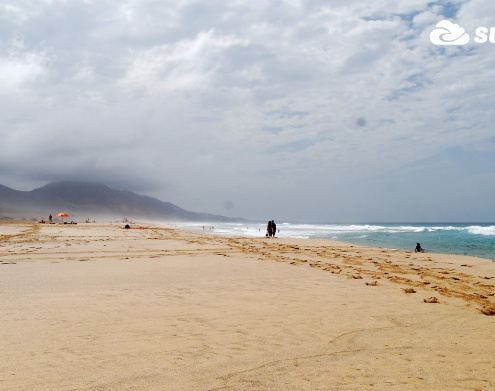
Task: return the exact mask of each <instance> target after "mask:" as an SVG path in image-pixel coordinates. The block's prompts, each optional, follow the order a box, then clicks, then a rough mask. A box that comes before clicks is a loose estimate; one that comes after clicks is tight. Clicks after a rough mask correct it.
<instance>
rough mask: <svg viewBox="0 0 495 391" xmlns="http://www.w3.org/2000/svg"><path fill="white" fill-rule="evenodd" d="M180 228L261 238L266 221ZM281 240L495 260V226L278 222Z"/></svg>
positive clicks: (494, 224) (479, 224)
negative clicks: (418, 245) (326, 241)
mask: <svg viewBox="0 0 495 391" xmlns="http://www.w3.org/2000/svg"><path fill="white" fill-rule="evenodd" d="M179 226H181V227H184V228H187V229H193V230H203V227H204V230H205V231H207V232H210V233H216V234H221V235H234V236H248V237H259V236H265V234H266V222H249V223H187V224H180V225H179ZM277 230H278V231H279V232H278V233H277V236H278V237H285V238H287V237H288V238H316V239H333V240H339V241H342V242H348V243H354V244H359V245H364V246H371V247H383V248H388V249H397V250H411V251H414V248H415V247H416V243H421V247H422V248H423V249H424V250H425V251H426V252H431V253H444V254H460V255H469V256H474V257H481V258H488V259H494V260H495V223H394V224H390V223H376V224H370V223H367V224H335V223H328V224H327V223H318V224H309V223H308V224H301V223H288V222H278V223H277Z"/></svg>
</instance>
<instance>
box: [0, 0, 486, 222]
mask: <svg viewBox="0 0 495 391" xmlns="http://www.w3.org/2000/svg"><path fill="white" fill-rule="evenodd" d="M444 19H448V20H450V21H452V22H454V23H457V24H459V25H460V27H463V28H465V31H466V32H467V33H468V34H469V35H470V37H471V40H470V42H469V43H468V44H466V45H463V46H460V45H448V46H437V45H434V44H433V43H432V42H431V41H430V33H431V32H432V31H433V30H434V29H435V26H436V24H437V23H438V22H440V21H442V20H444ZM479 26H484V27H487V28H489V27H491V26H495V2H493V0H461V1H451V2H446V1H439V2H427V1H419V0H399V1H397V0H380V1H369V0H346V1H343V0H339V1H333V0H326V1H298V0H278V1H268V0H235V1H234V0H232V1H218V0H208V1H206V0H199V1H192V0H174V1H165V0H164V1H160V0H120V1H113V0H94V1H93V0H85V1H82V0H81V1H75V0H74V1H72V0H58V1H57V0H15V1H14V0H12V1H8V0H0V49H1V50H0V113H1V115H0V184H3V185H5V186H9V187H12V188H14V189H17V190H31V189H33V188H36V187H40V186H43V185H45V184H47V183H49V182H52V181H59V180H73V179H78V180H89V181H96V182H103V183H106V184H107V185H109V186H111V187H113V188H116V189H124V190H131V191H134V192H136V193H139V194H146V195H150V196H153V197H157V198H159V199H161V200H163V201H170V202H173V203H174V204H176V205H178V206H180V207H182V208H185V209H188V210H192V211H200V212H209V213H216V214H222V215H226V216H242V217H245V218H253V219H261V220H267V219H275V220H278V221H282V220H296V221H308V222H309V221H313V222H318V221H319V222H323V221H327V222H335V221H351V222H362V221H374V222H378V221H381V222H384V221H386V222H393V221H411V222H414V221H495V208H494V200H495V128H494V123H495V116H494V109H495V43H490V42H487V43H483V44H481V43H477V42H475V41H474V39H473V37H474V35H475V29H476V28H477V27H479Z"/></svg>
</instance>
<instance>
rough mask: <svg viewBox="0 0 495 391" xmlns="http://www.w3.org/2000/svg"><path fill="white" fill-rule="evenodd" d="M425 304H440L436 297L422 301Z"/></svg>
mask: <svg viewBox="0 0 495 391" xmlns="http://www.w3.org/2000/svg"><path fill="white" fill-rule="evenodd" d="M423 301H424V302H425V303H440V302H439V301H438V299H437V298H436V297H429V298H428V299H424V300H423Z"/></svg>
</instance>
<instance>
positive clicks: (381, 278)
mask: <svg viewBox="0 0 495 391" xmlns="http://www.w3.org/2000/svg"><path fill="white" fill-rule="evenodd" d="M133 227H134V226H133ZM494 271H495V262H493V261H492V260H489V259H481V258H472V257H465V256H453V255H440V254H426V253H418V254H416V253H412V252H404V251H393V250H385V249H379V248H368V247H361V246H356V245H351V244H347V243H340V242H334V241H327V240H308V239H300V240H297V239H284V238H276V239H269V238H264V237H260V238H239V237H220V236H213V235H202V234H198V233H192V232H186V231H181V230H176V229H172V228H163V227H149V228H148V229H127V230H126V229H123V224H118V225H116V224H78V225H59V224H54V225H48V224H36V223H34V224H32V223H2V224H0V314H1V315H0V390H50V391H57V390H64V391H67V390H74V391H76V390H78V391H79V390H85V391H86V390H88V391H89V390H95V391H96V390H98V391H102V390H144V391H147V390H157V391H158V390H160V391H162V390H193V391H194V390H311V391H314V390H492V389H495V343H494V342H493V336H494V335H495V316H487V315H485V314H484V313H483V312H482V310H483V311H484V312H485V313H488V314H489V313H490V308H491V306H493V305H494V304H495V297H494V296H493V295H494V293H495V272H494ZM408 292H410V293H408ZM433 297H434V298H436V299H437V300H436V302H434V303H427V302H425V300H427V299H430V298H433ZM427 301H428V300H427ZM430 301H431V300H430ZM433 301H435V300H433Z"/></svg>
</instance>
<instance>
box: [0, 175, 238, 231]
mask: <svg viewBox="0 0 495 391" xmlns="http://www.w3.org/2000/svg"><path fill="white" fill-rule="evenodd" d="M60 212H66V213H68V214H69V215H71V216H75V217H80V218H82V217H83V216H86V215H87V216H86V217H90V216H94V215H97V216H98V218H102V217H103V218H118V219H123V218H127V219H146V220H153V221H171V222H173V221H205V222H206V221H212V222H215V221H216V222H219V221H224V222H227V221H242V220H244V219H242V218H233V217H226V216H221V215H215V214H209V213H200V212H191V211H188V210H185V209H182V208H180V207H179V206H177V205H174V204H172V203H171V202H167V201H161V200H159V199H157V198H154V197H150V196H147V195H140V194H137V193H134V192H132V191H129V190H116V189H113V188H111V187H109V186H107V185H105V184H103V183H99V182H85V181H59V182H51V183H48V184H46V185H44V186H42V187H39V188H36V189H33V190H30V191H20V190H14V189H11V188H10V187H7V186H4V185H0V217H2V216H5V215H8V214H10V215H15V216H20V215H23V216H26V215H29V214H31V215H32V214H35V213H36V214H38V213H43V216H45V215H46V216H47V215H48V214H50V213H51V214H57V213H60ZM45 218H46V217H45Z"/></svg>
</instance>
